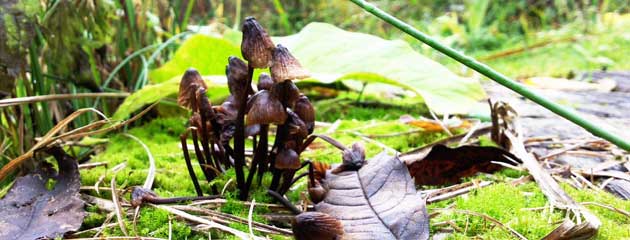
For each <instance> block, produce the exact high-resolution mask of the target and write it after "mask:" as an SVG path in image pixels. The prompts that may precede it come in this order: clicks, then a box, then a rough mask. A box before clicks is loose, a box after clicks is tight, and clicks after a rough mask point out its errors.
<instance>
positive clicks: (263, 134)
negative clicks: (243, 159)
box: [254, 124, 269, 185]
mask: <svg viewBox="0 0 630 240" xmlns="http://www.w3.org/2000/svg"><path fill="white" fill-rule="evenodd" d="M268 134H269V125H267V124H263V125H260V141H259V143H258V145H259V148H260V156H259V158H258V185H260V183H262V178H263V176H264V175H265V172H266V171H267V168H268V167H269V161H267V155H268V152H267V151H268V148H269V137H268ZM254 159H256V158H255V157H254Z"/></svg>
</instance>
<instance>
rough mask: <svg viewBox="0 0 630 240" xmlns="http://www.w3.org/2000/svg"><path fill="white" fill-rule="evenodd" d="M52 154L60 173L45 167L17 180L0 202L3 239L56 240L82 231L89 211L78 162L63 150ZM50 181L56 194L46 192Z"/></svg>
mask: <svg viewBox="0 0 630 240" xmlns="http://www.w3.org/2000/svg"><path fill="white" fill-rule="evenodd" d="M48 152H49V153H50V154H51V155H53V156H54V157H55V159H56V160H57V163H58V165H59V173H55V171H54V169H53V167H52V166H51V165H50V164H46V163H42V164H43V166H42V167H41V168H40V169H38V170H36V171H35V172H34V173H31V174H28V175H26V176H22V177H18V178H17V179H16V180H15V184H14V185H13V187H12V188H11V190H9V192H8V193H7V195H6V196H5V197H4V199H2V200H0V215H1V216H2V218H1V219H0V239H40V238H56V237H61V236H63V234H65V233H66V232H69V231H76V230H78V229H79V227H81V223H82V222H83V218H84V217H85V210H84V209H83V204H84V202H83V200H81V199H80V198H79V187H81V180H80V178H79V169H78V166H77V162H76V160H75V159H73V158H71V157H70V156H69V155H67V154H66V153H65V152H64V151H63V150H62V149H61V148H60V147H53V148H51V149H50V150H48ZM49 180H53V181H55V182H56V184H55V186H54V188H53V189H52V190H48V189H47V188H46V184H47V182H48V181H49Z"/></svg>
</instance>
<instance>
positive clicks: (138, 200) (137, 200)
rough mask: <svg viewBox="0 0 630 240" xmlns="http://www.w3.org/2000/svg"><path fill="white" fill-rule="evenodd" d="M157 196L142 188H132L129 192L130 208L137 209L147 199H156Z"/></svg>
mask: <svg viewBox="0 0 630 240" xmlns="http://www.w3.org/2000/svg"><path fill="white" fill-rule="evenodd" d="M157 197H158V196H157V194H155V193H154V192H153V191H151V190H149V189H146V188H143V187H134V188H133V190H132V191H131V206H132V207H137V206H140V205H142V204H143V203H144V202H145V199H147V198H157Z"/></svg>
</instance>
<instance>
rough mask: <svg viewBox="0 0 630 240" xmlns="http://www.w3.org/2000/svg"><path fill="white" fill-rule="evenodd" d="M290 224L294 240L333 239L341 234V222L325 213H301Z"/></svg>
mask: <svg viewBox="0 0 630 240" xmlns="http://www.w3.org/2000/svg"><path fill="white" fill-rule="evenodd" d="M291 225H292V228H293V235H294V236H295V239H296V240H326V239H330V240H333V239H341V238H342V236H343V225H342V224H341V222H340V221H339V220H337V219H336V218H334V217H332V216H330V215H328V214H325V213H320V212H305V213H301V214H299V215H297V216H295V218H294V219H293V221H291Z"/></svg>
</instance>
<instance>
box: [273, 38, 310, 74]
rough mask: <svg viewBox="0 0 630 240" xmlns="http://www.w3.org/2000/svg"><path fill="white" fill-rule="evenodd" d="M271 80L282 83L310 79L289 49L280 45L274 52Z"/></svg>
mask: <svg viewBox="0 0 630 240" xmlns="http://www.w3.org/2000/svg"><path fill="white" fill-rule="evenodd" d="M270 70H271V78H272V79H273V81H274V82H276V83H280V82H284V81H286V80H294V79H303V78H307V77H308V75H309V74H308V72H307V71H306V70H305V69H304V68H302V65H301V64H300V62H298V60H297V59H296V58H295V57H293V55H291V53H290V52H289V49H287V48H286V47H284V46H282V45H280V44H278V46H277V47H276V49H274V50H273V61H272V63H271V67H270Z"/></svg>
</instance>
